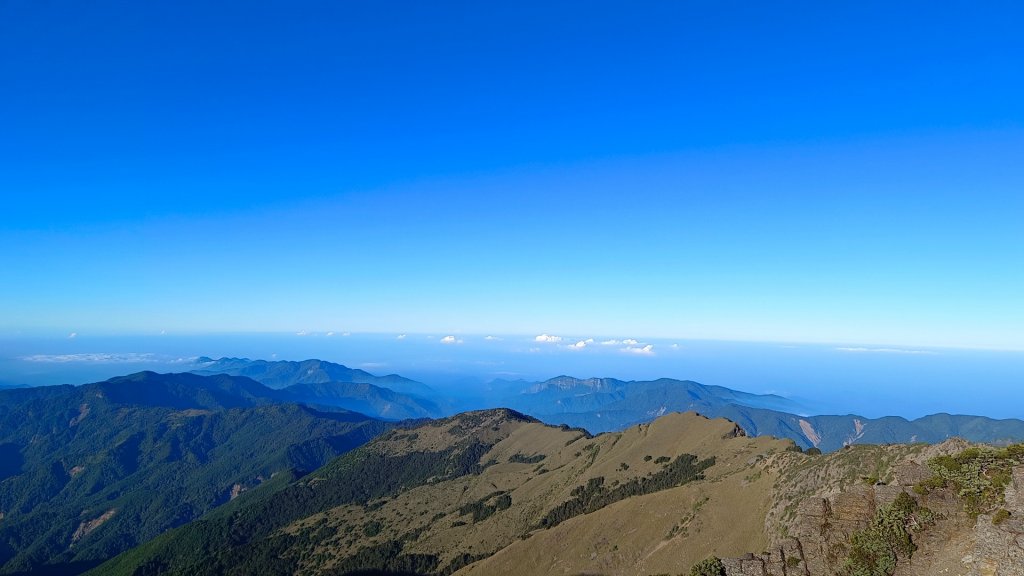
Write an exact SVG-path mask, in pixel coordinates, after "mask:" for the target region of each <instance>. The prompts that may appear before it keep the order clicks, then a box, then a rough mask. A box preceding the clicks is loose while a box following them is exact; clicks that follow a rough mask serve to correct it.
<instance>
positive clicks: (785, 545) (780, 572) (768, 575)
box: [722, 538, 810, 576]
mask: <svg viewBox="0 0 1024 576" xmlns="http://www.w3.org/2000/svg"><path fill="white" fill-rule="evenodd" d="M722 565H723V566H725V573H726V575H727V576H810V572H808V569H807V561H806V560H805V558H804V553H803V549H802V548H801V547H800V542H799V541H798V540H796V539H795V538H788V539H786V540H785V541H783V542H782V543H781V544H778V545H776V546H774V547H773V548H772V549H771V550H769V551H767V552H765V553H764V554H759V555H758V554H747V555H746V556H743V557H742V558H726V559H724V560H722Z"/></svg>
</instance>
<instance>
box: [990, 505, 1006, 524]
mask: <svg viewBox="0 0 1024 576" xmlns="http://www.w3.org/2000/svg"><path fill="white" fill-rule="evenodd" d="M1009 518H1010V511H1009V510H1007V509H1006V508H1000V509H999V510H997V511H996V513H995V514H993V515H992V523H993V524H995V525H996V526H999V525H1000V524H1002V523H1003V522H1006V521H1007V520H1009Z"/></svg>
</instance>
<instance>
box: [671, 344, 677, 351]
mask: <svg viewBox="0 0 1024 576" xmlns="http://www.w3.org/2000/svg"><path fill="white" fill-rule="evenodd" d="M669 348H671V349H673V350H678V349H679V344H672V345H671V346H669Z"/></svg>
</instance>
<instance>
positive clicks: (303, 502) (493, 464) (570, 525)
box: [94, 410, 793, 574]
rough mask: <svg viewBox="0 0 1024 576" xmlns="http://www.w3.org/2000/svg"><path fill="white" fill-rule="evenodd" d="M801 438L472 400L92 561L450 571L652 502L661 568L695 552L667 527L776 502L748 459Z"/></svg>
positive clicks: (654, 561)
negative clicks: (482, 406) (469, 405)
mask: <svg viewBox="0 0 1024 576" xmlns="http://www.w3.org/2000/svg"><path fill="white" fill-rule="evenodd" d="M792 446H793V445H792V443H791V442H789V441H782V440H774V439H770V438H748V437H745V436H743V435H742V431H741V430H739V429H738V428H737V427H736V425H735V424H733V423H731V422H728V421H726V420H708V419H706V418H704V417H702V416H698V415H695V414H685V415H684V414H671V415H667V416H665V417H663V418H661V419H659V420H657V421H656V422H654V423H652V424H650V425H644V426H639V427H635V428H633V429H630V430H628V431H625V432H622V433H612V434H602V435H600V436H597V437H591V436H589V435H588V434H587V433H585V432H583V431H580V430H573V429H568V428H558V427H552V426H546V425H543V424H541V423H539V422H537V421H535V420H533V419H531V418H527V417H525V416H522V415H521V414H518V413H516V412H512V411H508V410H489V411H482V412H472V413H466V414H462V415H458V416H455V417H452V418H449V419H445V420H441V421H435V422H431V423H428V424H425V425H423V426H420V427H417V428H414V429H408V430H403V431H400V432H399V431H393V432H391V433H388V434H386V435H384V436H382V437H380V438H378V439H377V440H375V441H373V442H371V443H370V444H368V445H366V446H364V447H363V448H360V449H358V450H356V451H353V452H351V453H349V454H347V455H345V456H343V457H342V458H340V459H338V460H336V461H334V462H332V463H330V464H328V465H327V466H325V467H324V468H323V469H321V470H319V471H317V472H316V473H314V474H312V475H310V476H308V477H306V478H305V479H303V480H300V481H299V482H297V483H295V484H292V485H290V486H288V487H287V488H283V489H281V490H280V491H278V492H276V493H274V494H272V495H264V496H262V497H258V496H257V495H255V494H254V495H253V496H252V497H250V498H249V500H247V501H240V502H239V503H238V505H237V507H235V508H234V510H232V511H230V512H228V511H223V512H220V513H214V514H211V515H209V516H207V517H206V518H204V519H201V520H199V521H196V522H194V523H192V524H190V525H188V526H185V527H182V528H180V529H178V530H175V531H173V532H171V533H168V534H167V535H165V536H163V537H161V538H158V539H157V540H154V541H153V542H150V543H148V544H146V545H144V546H142V547H140V548H139V549H137V550H134V551H132V552H130V553H128V554H125V555H122V556H121V557H119V558H117V559H115V560H113V561H111V562H109V563H107V564H105V565H104V566H102V567H100V568H99V569H97V570H96V571H95V572H94V573H95V574H131V573H134V572H135V571H136V570H141V571H142V572H147V571H151V570H155V571H156V572H166V573H178V574H204V573H205V574H214V573H237V574H256V573H268V574H291V573H300V574H301V573H308V574H318V573H344V572H346V571H349V570H355V569H369V568H372V569H382V570H383V569H386V570H392V571H398V572H403V571H404V572H414V573H450V572H452V571H455V570H456V569H458V568H459V567H461V566H462V565H464V564H468V563H471V562H472V561H477V560H481V559H483V558H486V557H488V556H490V555H492V554H495V553H498V552H499V551H501V550H503V549H505V548H507V547H509V546H513V545H516V543H518V542H520V541H523V542H542V541H544V540H545V539H546V538H550V537H553V536H552V535H554V534H558V533H564V532H565V531H567V530H568V531H573V532H574V533H577V531H578V530H577V529H578V527H579V526H580V523H581V522H582V523H583V524H584V525H586V526H588V527H591V526H593V527H595V529H598V528H597V527H598V526H599V525H600V519H610V518H619V519H620V520H619V521H618V522H617V524H616V526H609V527H602V528H600V530H599V531H604V530H605V529H607V530H608V531H607V532H606V533H604V536H600V535H597V536H595V537H597V538H604V539H605V540H607V541H608V542H611V541H612V540H611V539H613V538H614V539H618V538H620V536H621V532H620V531H619V528H621V524H622V522H623V521H629V519H630V518H634V517H635V516H634V514H636V513H641V512H642V511H644V510H648V511H649V510H659V518H660V519H659V520H658V521H656V522H654V521H650V522H648V521H645V523H644V527H643V529H642V530H641V532H639V533H637V535H636V536H635V538H636V540H637V541H641V540H642V541H645V542H648V543H649V544H650V545H651V547H652V548H651V549H650V550H648V552H652V553H653V555H652V556H651V558H649V560H647V561H646V562H647V563H646V565H647V566H650V567H651V568H657V567H659V566H667V563H669V562H677V560H678V558H679V556H680V554H682V555H684V556H685V555H691V556H693V557H694V558H696V556H697V555H699V554H698V552H696V551H694V550H691V548H692V546H691V545H690V544H689V543H687V542H684V541H683V540H682V539H677V540H675V541H671V539H669V541H668V543H667V544H665V543H663V541H664V539H663V537H664V536H665V534H667V533H669V532H671V531H672V530H673V527H675V529H676V531H678V530H681V529H682V527H681V526H680V523H681V522H684V521H685V518H686V517H687V514H690V513H692V512H693V511H694V510H699V509H701V508H702V507H703V506H705V504H706V503H707V502H708V501H710V500H714V501H715V502H723V503H726V502H734V503H735V505H744V506H746V505H749V506H753V507H754V508H755V509H757V508H758V507H760V508H761V509H762V513H766V512H767V502H768V499H767V496H766V495H767V492H768V489H769V487H770V485H769V484H767V483H763V482H762V483H759V484H757V486H756V488H751V487H747V489H746V490H742V491H741V490H740V489H741V487H742V486H743V485H744V484H745V483H746V482H745V480H744V476H743V475H742V474H739V472H740V471H742V470H744V469H745V468H746V467H747V461H748V460H750V459H751V458H753V457H755V456H756V455H757V454H762V453H775V452H780V451H784V450H786V449H787V448H791V447H792ZM735 493H743V494H746V495H748V496H743V497H741V498H735V497H734V496H733V494H735ZM706 499H708V500H706ZM595 522H596V523H595ZM588 529H589V528H588ZM655 532H657V534H656V536H657V537H655ZM762 532H763V522H762V521H758V522H751V523H749V525H748V526H746V527H745V528H743V529H737V527H736V526H726V525H721V526H719V527H718V528H709V530H708V533H707V534H708V536H709V537H710V538H711V539H713V540H715V541H717V542H719V543H720V544H721V545H722V546H724V549H725V550H730V551H734V552H736V553H739V552H741V551H743V550H746V549H747V547H748V546H749V545H750V543H751V542H758V541H761V540H762V539H763V538H762ZM523 538H527V540H523ZM588 542H589V543H588V544H587V545H593V544H594V542H590V541H588ZM197 543H201V546H202V550H196V549H195V546H196V545H197ZM625 544H626V543H625V542H623V543H622V544H620V546H623V545H625ZM765 544H767V542H765ZM611 546H612V544H609V545H608V547H609V548H610V547H611ZM654 547H657V548H658V551H657V552H656V553H654V550H653V548H654ZM634 560H635V558H631V559H630V560H629V562H632V561H634Z"/></svg>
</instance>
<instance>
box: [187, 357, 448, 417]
mask: <svg viewBox="0 0 1024 576" xmlns="http://www.w3.org/2000/svg"><path fill="white" fill-rule="evenodd" d="M197 363H198V365H199V366H200V368H197V369H196V370H193V371H192V373H193V374H200V375H207V376H212V375H217V374H227V375H231V376H244V377H246V378H251V379H252V380H255V381H257V382H259V383H260V384H262V385H264V386H266V387H268V388H272V389H274V391H276V393H275V394H272V396H273V397H274V398H275V399H277V400H279V401H289V402H302V403H306V404H315V405H321V406H332V407H339V408H344V409H346V410H352V411H354V412H360V413H363V414H366V415H368V416H373V417H375V418H383V419H387V420H404V419H408V418H438V417H441V416H444V415H446V414H448V413H450V410H448V409H447V408H445V407H442V406H440V405H439V404H438V402H437V400H436V399H431V398H430V396H432V395H434V394H433V391H432V390H431V389H430V388H429V387H428V386H426V385H424V384H421V383H419V382H416V381H415V380H409V379H408V378H403V377H401V376H398V375H396V374H392V375H389V376H374V375H373V374H370V373H369V372H365V371H363V370H356V369H352V368H348V367H346V366H342V365H341V364H333V363H331V362H325V361H323V360H304V361H302V362H288V361H284V360H279V361H273V362H268V361H265V360H249V359H248V358H221V359H220V360H213V359H211V358H207V357H202V358H199V359H198V360H197Z"/></svg>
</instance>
